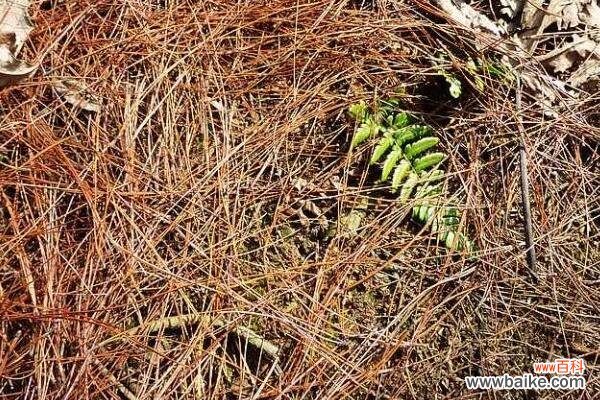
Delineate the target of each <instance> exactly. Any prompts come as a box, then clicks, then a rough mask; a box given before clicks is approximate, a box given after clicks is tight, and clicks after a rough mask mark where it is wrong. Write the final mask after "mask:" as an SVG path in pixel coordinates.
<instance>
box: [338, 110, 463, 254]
mask: <svg viewBox="0 0 600 400" xmlns="http://www.w3.org/2000/svg"><path fill="white" fill-rule="evenodd" d="M397 106H398V101H397V100H388V101H385V102H381V103H380V104H379V106H378V108H377V109H376V110H373V111H371V110H370V109H369V107H368V106H367V105H366V103H365V102H364V101H361V102H359V103H357V104H354V105H352V106H351V107H350V109H349V113H350V115H351V116H352V117H353V118H354V119H355V120H356V121H357V123H358V128H357V129H356V132H355V134H354V137H353V138H352V144H351V147H352V148H355V147H357V146H359V145H361V144H363V143H365V142H367V141H368V140H370V139H374V138H377V144H376V145H375V147H374V149H373V152H372V153H371V158H370V164H371V165H375V164H380V165H381V176H380V181H381V182H386V181H388V180H389V179H390V178H391V184H390V189H391V191H392V192H393V193H396V192H398V191H399V192H400V193H399V201H400V202H401V203H402V204H405V203H407V202H408V201H409V200H411V198H412V199H413V201H414V202H415V206H414V207H413V212H412V216H413V219H414V220H416V221H417V222H419V223H422V224H424V225H427V226H428V227H429V229H430V230H431V231H432V232H433V233H435V234H436V235H437V239H438V241H440V242H443V243H444V245H445V246H446V247H448V248H450V249H456V250H459V251H460V250H465V251H467V252H472V251H473V249H474V244H473V242H472V241H471V240H469V239H468V238H467V236H466V235H464V234H463V233H462V232H459V225H460V224H459V221H460V215H459V211H458V209H457V208H456V207H454V206H452V205H451V204H449V202H444V201H442V197H443V196H442V194H443V179H444V176H445V174H444V171H443V169H441V165H442V163H443V162H444V161H445V159H446V158H447V157H446V154H445V153H443V152H441V151H435V149H436V147H437V146H438V144H439V138H438V137H436V136H434V133H433V129H432V128H431V127H429V126H426V125H421V124H418V123H417V121H416V119H415V118H414V117H413V116H412V115H410V114H408V113H405V112H396V108H397Z"/></svg>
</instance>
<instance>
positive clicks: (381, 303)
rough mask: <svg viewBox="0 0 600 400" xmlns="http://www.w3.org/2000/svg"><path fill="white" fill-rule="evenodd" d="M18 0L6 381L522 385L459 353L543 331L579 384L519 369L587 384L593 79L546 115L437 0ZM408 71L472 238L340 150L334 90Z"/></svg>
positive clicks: (134, 387) (342, 124)
mask: <svg viewBox="0 0 600 400" xmlns="http://www.w3.org/2000/svg"><path fill="white" fill-rule="evenodd" d="M33 3H34V4H33V5H32V7H31V10H30V13H31V15H32V19H33V21H34V25H35V30H34V31H33V33H32V35H31V40H30V43H28V44H27V46H26V47H25V48H24V50H23V52H22V53H21V55H22V57H23V58H24V59H28V60H35V61H38V62H39V63H40V68H39V69H38V72H37V73H36V74H35V75H34V76H33V77H32V78H29V79H26V80H24V81H21V82H20V83H19V84H17V85H15V86H12V87H8V88H5V89H3V90H2V91H1V92H0V97H1V103H0V104H1V105H0V107H1V108H2V113H1V118H0V192H1V196H0V399H22V400H27V399H117V398H124V397H126V398H128V399H129V398H137V399H413V398H414V399H424V398H436V399H460V398H464V399H467V398H486V399H487V398H489V399H496V398H503V399H504V398H506V399H522V398H526V397H527V396H526V394H527V393H525V392H518V391H514V392H503V393H502V396H500V395H498V393H492V392H490V393H485V392H484V393H479V394H477V393H474V392H469V391H468V390H467V389H466V387H465V384H464V378H465V377H466V376H469V375H502V374H504V373H508V374H513V375H520V374H523V373H527V372H532V368H533V363H534V362H536V361H547V360H554V359H556V358H562V357H572V358H583V359H585V361H586V363H587V368H588V371H587V372H586V377H587V380H588V382H587V385H588V388H587V390H586V391H579V392H573V393H568V392H547V391H546V392H539V393H538V394H536V396H537V395H539V396H540V397H539V398H548V399H550V398H562V399H570V398H573V399H574V398H578V399H584V398H585V399H591V398H593V397H594V396H595V394H597V393H600V378H599V376H600V375H599V372H600V369H599V357H600V354H599V353H598V349H599V348H600V317H599V314H598V310H599V309H600V285H599V283H600V265H599V264H600V249H599V247H600V246H599V242H600V236H599V225H600V224H599V216H600V204H599V198H600V196H599V190H600V189H599V188H600V170H599V168H598V166H599V165H600V155H599V144H598V143H599V137H600V129H599V128H598V122H599V121H600V117H599V114H598V108H597V105H598V104H599V103H598V100H599V98H598V95H597V94H595V95H594V94H592V95H586V96H582V97H581V100H580V101H579V103H578V104H577V105H576V106H572V107H570V108H568V109H564V108H562V109H559V113H558V117H557V118H548V117H546V116H545V114H544V110H543V108H542V107H540V105H539V103H538V102H537V101H536V99H535V97H534V94H533V93H528V92H523V93H522V104H521V114H520V118H517V115H516V112H517V111H516V106H515V102H514V99H515V89H514V87H512V86H510V85H509V84H506V83H503V82H501V81H499V80H498V78H493V77H490V76H485V75H482V79H483V81H484V83H485V90H484V91H483V92H479V91H478V90H477V89H476V88H475V87H474V86H473V85H472V84H470V83H469V81H468V79H469V76H468V75H465V74H464V73H463V72H464V69H462V67H461V63H463V64H464V62H466V60H467V57H469V56H470V57H483V58H485V59H490V60H492V59H495V58H499V57H501V56H502V55H501V54H495V53H494V48H493V47H490V48H487V49H477V47H476V45H475V37H476V33H473V32H468V31H465V30H462V29H460V28H459V27H457V26H454V25H451V24H447V23H445V22H443V20H442V19H440V18H439V14H435V13H433V7H432V6H431V4H429V3H428V2H422V4H421V2H419V1H417V2H414V3H413V2H407V3H404V2H401V1H388V0H377V1H363V2H361V1H337V0H313V1H311V2H307V1H284V0H270V1H250V0H240V1H225V0H207V1H170V0H166V1H158V0H157V1H113V0H97V1H91V2H87V1H65V2H58V1H43V2H42V1H37V2H33ZM436 51H445V52H448V53H450V54H452V55H453V57H452V62H451V63H449V65H448V68H450V69H451V70H452V72H453V73H454V74H456V75H457V76H459V77H461V78H462V79H463V85H464V87H465V89H464V90H465V93H464V94H463V95H462V96H461V97H460V98H459V99H453V98H452V97H450V96H449V95H448V94H447V87H445V86H444V85H445V83H444V79H443V78H441V77H440V76H439V75H438V74H437V72H436V68H435V67H434V64H433V56H434V54H435V53H436ZM526 68H528V69H529V70H530V72H533V73H535V71H536V69H539V68H541V67H540V66H538V65H536V64H535V63H530V64H527V65H526ZM461 71H462V72H461ZM64 79H69V80H76V81H79V82H81V84H82V87H85V88H86V89H87V90H89V91H90V93H91V94H92V95H93V96H95V97H97V98H99V99H101V103H102V108H101V110H99V111H97V112H95V111H86V110H82V109H81V108H79V107H77V106H75V105H73V104H71V103H69V102H68V101H65V98H64V97H61V96H60V95H59V93H57V92H56V90H54V89H53V82H57V81H60V80H64ZM399 87H402V91H403V93H404V95H403V96H404V97H403V103H402V104H403V107H405V108H406V109H407V110H409V111H410V112H412V113H414V114H415V115H417V116H419V118H422V119H423V120H425V121H426V122H427V124H429V125H432V126H435V127H436V128H438V135H439V136H440V138H441V143H442V144H443V147H444V151H445V152H447V153H448V154H450V159H449V160H448V161H447V162H446V170H447V171H448V172H449V180H448V185H449V186H450V187H451V189H452V191H453V193H457V196H458V197H459V198H461V199H462V200H461V201H462V204H460V205H459V207H460V208H461V209H462V210H464V215H466V217H465V220H464V221H462V222H461V223H464V224H466V225H468V227H469V228H468V229H469V230H470V237H472V238H474V239H475V241H476V243H477V247H478V249H479V255H478V257H477V258H476V259H475V260H469V259H466V258H465V257H459V256H456V255H452V254H448V252H447V251H445V250H444V249H442V248H438V247H436V245H435V243H434V241H433V240H432V238H431V237H430V236H428V234H427V232H426V230H421V229H420V228H419V227H418V226H417V225H414V224H412V223H411V222H410V218H408V217H407V216H408V215H409V213H410V207H409V206H400V205H399V204H398V203H397V202H395V201H394V198H393V197H390V196H389V195H386V194H385V193H386V189H384V188H381V187H380V186H378V184H377V183H376V182H375V181H376V179H374V178H373V176H371V175H372V173H371V172H370V171H372V168H371V169H370V168H369V167H368V165H367V161H368V160H367V159H366V158H367V157H368V154H369V152H370V148H369V146H364V148H361V149H359V150H357V151H352V152H351V151H349V144H350V140H351V137H352V133H353V130H354V126H353V125H352V124H351V123H350V120H349V119H348V118H347V117H346V110H347V108H348V106H349V105H350V104H352V103H354V102H356V101H358V100H360V99H364V100H366V101H374V100H375V99H378V98H385V97H387V96H390V95H393V94H394V93H395V92H396V91H397V90H398V88H399ZM519 119H520V120H522V124H523V127H524V136H525V137H524V145H525V148H526V151H527V154H528V160H529V164H528V171H529V182H530V193H531V205H532V219H533V229H534V232H533V233H534V239H535V246H536V250H537V256H538V260H537V273H538V275H539V280H538V281H537V282H533V281H532V280H531V279H530V277H529V276H528V274H527V268H526V260H525V254H524V251H525V246H524V233H523V229H522V226H523V222H522V221H523V219H522V215H521V206H520V205H521V197H520V189H519V187H520V186H519V185H520V184H519V182H520V178H519V172H518V171H519V158H518V150H517V149H518V145H519V128H518V120H519ZM353 209H354V210H359V211H360V212H361V214H360V219H359V225H358V226H354V228H353V230H352V229H347V228H346V227H345V224H346V222H344V221H346V220H347V216H348V215H349V213H350V212H351V211H352V210H353ZM185 315H188V316H192V317H190V318H191V319H192V320H193V321H192V320H190V321H186V323H175V324H169V323H167V324H165V325H162V326H161V327H160V328H159V329H144V328H143V327H146V328H148V327H149V326H150V327H152V326H154V325H152V324H153V323H155V322H156V321H171V322H172V321H174V320H173V318H175V319H177V318H178V316H185ZM196 316H202V317H198V318H199V319H198V320H195V319H194V318H196ZM214 321H220V322H219V323H213V322H214ZM187 322H190V323H187ZM192 322H193V323H192ZM138 326H139V327H142V328H140V330H139V332H137V331H136V332H137V334H136V335H128V334H127V331H128V329H131V328H132V327H138ZM115 337H116V338H125V337H126V340H125V339H124V340H111V338H115ZM265 346H266V347H265ZM267 347H269V348H271V347H272V348H273V349H279V353H278V355H277V357H276V358H277V360H275V361H276V362H275V363H274V360H273V358H274V357H273V356H272V355H270V354H269V352H270V350H267ZM278 368H281V373H278V371H276V369H278Z"/></svg>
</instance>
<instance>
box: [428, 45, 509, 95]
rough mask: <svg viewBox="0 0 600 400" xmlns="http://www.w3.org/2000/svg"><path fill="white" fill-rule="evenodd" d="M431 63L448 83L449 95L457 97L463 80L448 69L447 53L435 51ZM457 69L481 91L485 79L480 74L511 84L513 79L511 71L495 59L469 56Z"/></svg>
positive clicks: (460, 91)
mask: <svg viewBox="0 0 600 400" xmlns="http://www.w3.org/2000/svg"><path fill="white" fill-rule="evenodd" d="M433 64H434V66H435V68H436V72H437V74H438V75H440V76H442V77H443V78H444V79H445V81H446V83H447V84H448V92H449V93H450V96H452V97H454V98H455V99H457V98H459V97H460V96H461V95H462V94H463V82H462V80H461V79H460V78H459V77H458V75H457V74H455V73H452V72H450V71H449V70H448V68H447V66H448V65H449V64H450V61H449V60H448V55H447V54H446V53H443V52H437V53H436V56H435V57H434V61H433ZM459 69H460V70H461V71H462V72H463V75H464V77H465V78H466V79H467V80H469V81H470V83H471V84H472V86H473V87H475V89H477V90H478V91H479V92H481V93H483V92H484V91H485V81H484V80H483V78H482V76H485V75H487V76H489V77H492V78H496V79H499V80H500V81H501V82H503V83H505V84H511V83H512V82H513V81H514V75H513V74H512V72H511V71H510V70H509V69H508V68H507V67H506V66H505V65H503V64H502V63H501V62H498V61H495V60H484V59H481V58H477V59H475V60H473V59H472V58H469V59H468V60H467V61H466V62H464V66H463V67H459Z"/></svg>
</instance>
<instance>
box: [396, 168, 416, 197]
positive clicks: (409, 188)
mask: <svg viewBox="0 0 600 400" xmlns="http://www.w3.org/2000/svg"><path fill="white" fill-rule="evenodd" d="M418 181H419V175H417V174H415V173H414V172H411V174H410V175H409V177H408V179H407V180H406V183H404V185H402V188H401V189H400V203H401V204H404V203H406V202H407V201H408V199H409V198H410V195H411V194H412V192H413V190H414V188H415V186H416V184H417V182H418Z"/></svg>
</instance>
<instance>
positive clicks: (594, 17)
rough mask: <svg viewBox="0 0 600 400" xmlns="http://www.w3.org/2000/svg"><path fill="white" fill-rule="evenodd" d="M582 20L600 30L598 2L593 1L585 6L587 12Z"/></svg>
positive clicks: (581, 16) (582, 16)
mask: <svg viewBox="0 0 600 400" xmlns="http://www.w3.org/2000/svg"><path fill="white" fill-rule="evenodd" d="M580 18H581V20H582V21H583V22H584V23H585V24H586V25H588V26H592V27H596V28H600V7H598V0H591V2H590V3H588V4H587V5H586V6H585V12H583V13H582V14H581V15H580Z"/></svg>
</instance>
